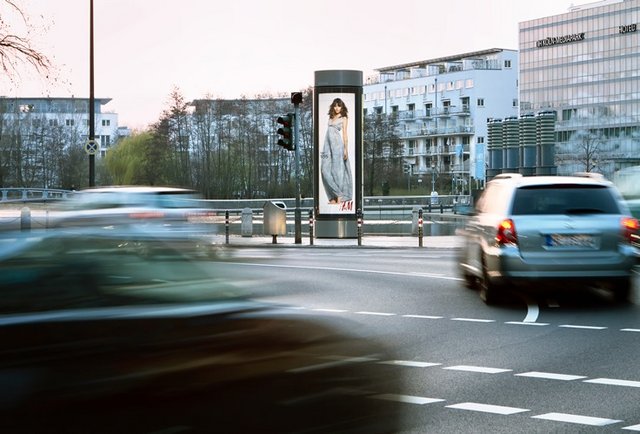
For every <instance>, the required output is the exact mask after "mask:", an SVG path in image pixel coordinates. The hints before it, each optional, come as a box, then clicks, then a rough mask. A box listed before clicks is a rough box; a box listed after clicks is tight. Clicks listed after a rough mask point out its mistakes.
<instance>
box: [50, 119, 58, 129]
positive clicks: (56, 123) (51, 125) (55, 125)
mask: <svg viewBox="0 0 640 434" xmlns="http://www.w3.org/2000/svg"><path fill="white" fill-rule="evenodd" d="M49 126H50V127H57V126H58V120H57V119H49Z"/></svg>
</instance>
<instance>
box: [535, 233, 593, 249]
mask: <svg viewBox="0 0 640 434" xmlns="http://www.w3.org/2000/svg"><path fill="white" fill-rule="evenodd" d="M547 246H550V247H589V248H592V249H593V248H595V247H596V243H595V239H594V238H593V236H592V235H587V234H570V235H566V234H552V235H547Z"/></svg>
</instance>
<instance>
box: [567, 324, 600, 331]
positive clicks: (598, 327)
mask: <svg viewBox="0 0 640 434" xmlns="http://www.w3.org/2000/svg"><path fill="white" fill-rule="evenodd" d="M558 327H562V328H565V329H582V330H606V328H607V327H600V326H583V325H573V324H562V325H559V326H558Z"/></svg>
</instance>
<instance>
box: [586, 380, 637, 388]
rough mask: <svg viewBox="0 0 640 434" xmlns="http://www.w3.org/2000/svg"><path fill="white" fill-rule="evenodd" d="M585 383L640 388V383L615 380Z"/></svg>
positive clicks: (587, 381)
mask: <svg viewBox="0 0 640 434" xmlns="http://www.w3.org/2000/svg"><path fill="white" fill-rule="evenodd" d="M584 383H593V384H606V385H609V386H624V387H640V381H629V380H616V379H615V378H594V379H592V380H584Z"/></svg>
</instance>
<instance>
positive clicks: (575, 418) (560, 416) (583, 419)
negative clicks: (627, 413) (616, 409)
mask: <svg viewBox="0 0 640 434" xmlns="http://www.w3.org/2000/svg"><path fill="white" fill-rule="evenodd" d="M531 417H532V418H533V419H545V420H552V421H555V422H568V423H577V424H581V425H590V426H606V425H611V424H614V423H619V422H622V421H621V420H616V419H605V418H601V417H591V416H580V415H578V414H568V413H545V414H540V415H537V416H531Z"/></svg>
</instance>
